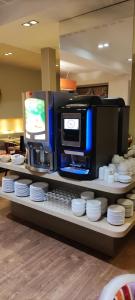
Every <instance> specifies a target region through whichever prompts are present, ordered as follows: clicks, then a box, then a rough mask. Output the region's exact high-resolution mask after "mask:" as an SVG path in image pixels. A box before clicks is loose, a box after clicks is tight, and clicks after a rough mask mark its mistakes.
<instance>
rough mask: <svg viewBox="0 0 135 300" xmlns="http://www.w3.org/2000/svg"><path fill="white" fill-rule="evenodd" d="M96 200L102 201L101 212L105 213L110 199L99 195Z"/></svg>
mask: <svg viewBox="0 0 135 300" xmlns="http://www.w3.org/2000/svg"><path fill="white" fill-rule="evenodd" d="M96 200H98V201H100V202H101V214H102V215H104V214H106V212H107V206H108V199H107V198H105V197H98V198H96Z"/></svg>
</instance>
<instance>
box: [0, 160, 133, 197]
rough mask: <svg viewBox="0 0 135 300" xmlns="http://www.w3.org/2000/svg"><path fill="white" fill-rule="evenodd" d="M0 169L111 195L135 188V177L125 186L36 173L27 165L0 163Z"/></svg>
mask: <svg viewBox="0 0 135 300" xmlns="http://www.w3.org/2000/svg"><path fill="white" fill-rule="evenodd" d="M0 168H3V169H7V170H12V171H15V172H20V173H24V174H30V175H33V176H38V177H40V178H42V179H43V178H44V179H49V180H52V181H53V180H54V181H59V182H63V183H67V184H72V185H75V186H79V187H82V188H87V189H93V190H97V191H102V192H106V193H111V194H119V195H120V194H125V193H128V192H129V191H130V190H131V189H133V188H134V187H135V176H134V177H133V180H132V182H131V183H129V184H123V183H120V182H114V183H112V184H107V183H106V182H104V181H102V180H99V179H95V180H86V181H79V180H74V179H68V178H65V177H62V176H60V175H59V174H58V173H57V172H54V173H50V174H48V173H36V172H32V171H30V170H28V169H26V168H25V165H15V164H13V163H12V162H9V163H3V162H0Z"/></svg>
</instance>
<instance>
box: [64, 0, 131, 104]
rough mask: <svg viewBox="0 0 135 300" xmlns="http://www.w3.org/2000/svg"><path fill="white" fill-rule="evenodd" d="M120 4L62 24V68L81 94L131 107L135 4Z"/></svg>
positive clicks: (113, 4)
mask: <svg viewBox="0 0 135 300" xmlns="http://www.w3.org/2000/svg"><path fill="white" fill-rule="evenodd" d="M117 2H118V1H110V5H109V6H107V7H105V8H102V9H99V10H95V11H93V12H89V13H87V14H83V15H80V16H77V17H74V18H71V19H67V20H64V21H61V22H60V60H61V64H60V67H61V76H62V77H64V78H70V79H72V80H75V81H76V83H77V87H78V91H79V93H80V94H90V95H92V94H95V95H102V96H105V97H106V96H108V97H123V98H124V99H125V101H126V103H127V104H128V103H129V99H130V86H131V71H132V41H133V13H134V10H133V1H132V0H129V1H119V3H117ZM108 4H109V2H108Z"/></svg>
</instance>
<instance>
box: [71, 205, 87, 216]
mask: <svg viewBox="0 0 135 300" xmlns="http://www.w3.org/2000/svg"><path fill="white" fill-rule="evenodd" d="M72 212H73V214H74V215H75V216H77V217H81V216H83V215H84V214H85V207H83V208H75V207H72Z"/></svg>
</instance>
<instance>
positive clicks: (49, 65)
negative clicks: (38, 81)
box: [41, 47, 58, 91]
mask: <svg viewBox="0 0 135 300" xmlns="http://www.w3.org/2000/svg"><path fill="white" fill-rule="evenodd" d="M56 68H57V67H56V50H55V49H52V48H49V47H48V48H43V49H41V72H42V90H44V91H56V90H57V89H58V87H57V85H58V84H57V74H56Z"/></svg>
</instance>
